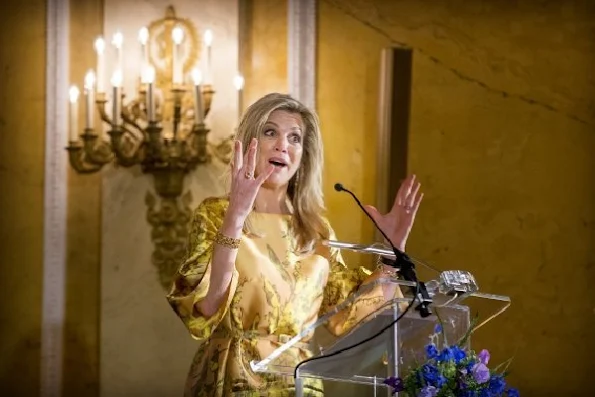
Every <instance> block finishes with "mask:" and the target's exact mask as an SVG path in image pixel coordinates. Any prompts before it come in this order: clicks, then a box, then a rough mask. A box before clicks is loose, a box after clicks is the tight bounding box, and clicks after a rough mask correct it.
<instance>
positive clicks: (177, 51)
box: [171, 26, 184, 84]
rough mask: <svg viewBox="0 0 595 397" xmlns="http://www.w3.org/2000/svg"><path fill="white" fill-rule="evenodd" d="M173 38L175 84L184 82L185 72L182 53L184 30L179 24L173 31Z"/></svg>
mask: <svg viewBox="0 0 595 397" xmlns="http://www.w3.org/2000/svg"><path fill="white" fill-rule="evenodd" d="M171 36H172V39H173V41H174V53H173V62H172V69H173V71H172V72H173V83H174V84H182V80H183V77H182V75H183V74H184V72H183V61H182V54H181V48H180V46H181V44H182V41H183V40H184V31H183V30H182V28H180V27H179V26H176V27H175V28H174V29H173V30H172V33H171Z"/></svg>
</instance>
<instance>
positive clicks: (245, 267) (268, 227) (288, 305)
mask: <svg viewBox="0 0 595 397" xmlns="http://www.w3.org/2000/svg"><path fill="white" fill-rule="evenodd" d="M227 207H228V201H227V199H224V198H209V199H206V200H204V201H203V202H202V203H201V204H200V205H199V206H198V208H197V209H196V210H195V211H194V214H193V218H192V222H191V230H190V233H189V240H188V249H187V253H186V258H185V260H184V261H183V263H182V264H181V265H180V268H179V270H178V273H177V275H176V278H175V280H174V283H173V285H172V288H171V291H170V293H169V294H168V295H167V299H168V302H169V303H170V305H171V307H172V309H173V310H174V311H175V313H176V314H177V315H178V316H179V317H180V319H181V320H182V321H183V322H184V324H185V326H186V327H187V328H188V330H189V332H190V334H191V336H192V337H193V338H194V339H196V340H197V341H198V348H197V352H196V355H195V357H194V359H193V361H192V363H191V366H190V372H189V374H188V378H187V384H186V388H185V396H195V397H228V396H249V397H258V396H269V397H282V396H287V397H292V396H294V394H295V389H294V385H293V378H292V377H283V376H279V375H275V374H268V373H255V372H253V371H252V369H251V366H250V362H251V361H253V360H261V359H263V358H265V357H267V356H268V355H270V354H271V353H272V352H273V351H274V350H275V349H276V348H278V347H279V346H281V345H282V344H283V343H284V342H285V341H287V340H288V339H289V338H291V337H293V336H294V335H296V334H297V333H298V332H300V331H301V330H303V329H304V328H307V327H308V326H310V325H311V324H312V323H313V322H314V321H316V319H317V317H318V315H320V314H323V313H326V312H327V311H328V310H329V309H331V308H332V307H333V306H335V305H336V304H338V303H340V302H341V301H343V300H344V299H346V298H347V297H348V296H349V294H351V293H353V292H355V291H356V290H357V288H358V287H359V286H360V285H361V284H362V283H363V282H365V281H366V279H367V278H368V277H369V276H370V272H369V271H367V270H366V269H364V268H360V269H348V268H347V267H346V266H345V264H344V263H343V260H342V258H341V255H340V252H339V251H338V250H331V249H329V248H328V247H324V246H322V245H318V246H317V247H316V249H315V251H314V252H313V253H311V254H308V255H304V254H296V253H295V251H294V247H295V245H296V244H295V242H296V239H295V237H294V236H293V235H292V232H291V228H290V224H291V222H290V220H291V218H290V217H289V216H286V215H276V214H262V213H260V214H258V215H259V216H256V217H254V219H252V222H253V226H254V227H255V230H258V231H259V235H257V236H253V235H251V236H247V235H246V234H244V235H242V237H241V243H240V247H239V252H238V255H237V259H236V263H235V269H234V273H233V276H232V280H231V283H230V286H229V290H228V295H227V298H226V299H225V300H224V302H223V304H222V305H221V307H220V308H219V309H218V311H217V312H216V313H215V314H214V315H213V316H211V317H209V318H206V317H204V316H202V315H201V313H199V312H198V311H197V310H196V303H198V302H200V301H201V300H202V299H204V297H205V296H206V293H207V291H208V288H209V281H210V272H211V269H210V267H211V256H212V252H213V244H214V243H213V240H214V237H215V234H216V232H217V230H219V228H220V227H221V225H222V223H223V217H224V215H225V211H226V210H227ZM329 230H330V231H331V233H330V235H331V238H334V234H333V233H332V229H330V226H329ZM261 232H262V236H261V235H260V233H261ZM382 302H383V298H382V291H381V290H380V288H376V289H374V290H373V291H371V292H369V293H366V294H365V296H364V297H362V299H360V300H358V301H357V302H355V303H354V304H351V305H350V306H348V308H347V309H345V310H343V311H342V312H340V313H338V314H337V315H336V316H333V319H332V320H331V321H330V322H329V324H328V329H329V331H331V332H332V333H334V334H336V335H339V334H341V333H343V332H345V331H347V330H348V329H349V327H350V326H351V325H352V324H355V323H357V321H359V320H360V319H361V318H364V317H365V316H366V315H368V314H369V313H371V312H372V311H374V310H375V308H376V307H377V306H378V305H379V304H381V303H382ZM304 342H307V340H306V341H304ZM311 356H312V352H310V351H309V350H308V349H307V346H305V344H298V345H296V346H294V347H292V348H291V349H288V350H287V351H286V352H285V353H284V354H282V356H281V357H279V362H282V363H284V364H285V365H287V366H289V367H294V366H295V365H297V364H298V363H299V362H301V361H303V360H305V359H306V358H309V357H311ZM304 395H305V396H315V397H320V396H322V395H323V392H322V383H321V382H320V381H318V380H308V381H307V382H306V386H305V392H304Z"/></svg>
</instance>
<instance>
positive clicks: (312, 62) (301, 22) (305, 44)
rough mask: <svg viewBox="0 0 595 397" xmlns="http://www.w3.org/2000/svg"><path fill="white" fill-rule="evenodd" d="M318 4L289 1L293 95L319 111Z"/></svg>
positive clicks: (289, 68) (311, 0) (289, 73)
mask: <svg viewBox="0 0 595 397" xmlns="http://www.w3.org/2000/svg"><path fill="white" fill-rule="evenodd" d="M316 7H317V4H316V0H288V2H287V9H288V16H287V20H288V25H289V28H288V32H287V37H288V46H287V53H288V54H287V55H288V56H287V77H288V83H289V93H290V94H291V95H292V96H294V97H295V98H296V99H298V100H299V101H301V102H303V103H304V104H305V105H306V106H309V107H311V108H312V109H314V108H315V107H316V16H317V13H316Z"/></svg>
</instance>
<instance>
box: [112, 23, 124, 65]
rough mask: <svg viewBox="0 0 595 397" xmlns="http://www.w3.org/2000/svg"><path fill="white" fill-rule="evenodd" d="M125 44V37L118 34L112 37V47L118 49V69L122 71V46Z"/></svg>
mask: <svg viewBox="0 0 595 397" xmlns="http://www.w3.org/2000/svg"><path fill="white" fill-rule="evenodd" d="M123 44H124V36H123V35H122V33H120V32H117V33H116V34H114V36H113V37H112V45H113V46H114V48H115V49H116V69H118V70H120V71H121V70H122V66H123V65H122V45H123Z"/></svg>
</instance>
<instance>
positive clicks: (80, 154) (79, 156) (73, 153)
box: [66, 142, 106, 174]
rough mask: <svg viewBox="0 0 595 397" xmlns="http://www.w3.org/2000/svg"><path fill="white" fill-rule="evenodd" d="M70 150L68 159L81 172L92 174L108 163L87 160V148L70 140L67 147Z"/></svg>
mask: <svg viewBox="0 0 595 397" xmlns="http://www.w3.org/2000/svg"><path fill="white" fill-rule="evenodd" d="M66 150H68V160H69V161H70V165H71V166H72V168H74V170H75V171H76V172H78V173H79V174H92V173H94V172H97V171H99V170H101V168H103V166H104V165H105V164H106V163H97V162H89V161H86V160H87V154H86V151H85V148H84V147H83V146H82V145H80V144H78V143H75V142H70V144H69V145H68V146H67V147H66Z"/></svg>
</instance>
